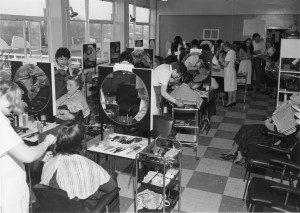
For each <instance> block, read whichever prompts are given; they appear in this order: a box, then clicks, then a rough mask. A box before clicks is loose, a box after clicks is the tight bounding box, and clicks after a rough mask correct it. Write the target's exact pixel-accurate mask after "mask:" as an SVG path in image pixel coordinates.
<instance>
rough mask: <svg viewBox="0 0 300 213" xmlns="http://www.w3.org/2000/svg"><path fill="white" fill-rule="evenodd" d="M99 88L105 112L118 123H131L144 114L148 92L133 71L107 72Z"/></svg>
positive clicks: (138, 119)
mask: <svg viewBox="0 0 300 213" xmlns="http://www.w3.org/2000/svg"><path fill="white" fill-rule="evenodd" d="M101 89H102V92H103V94H104V96H105V112H106V114H107V116H109V117H110V118H111V119H112V120H114V121H115V122H117V123H118V124H122V125H131V124H133V123H135V122H138V121H140V120H141V119H142V118H143V117H144V116H145V114H146V112H147V110H148V108H149V97H148V94H149V93H148V90H147V88H146V87H145V84H144V83H143V81H142V80H141V79H140V78H139V77H138V76H137V75H136V74H135V73H132V72H129V71H116V72H114V73H113V74H109V75H108V76H106V78H105V79H104V80H103V82H102V85H101ZM102 106H103V101H102Z"/></svg>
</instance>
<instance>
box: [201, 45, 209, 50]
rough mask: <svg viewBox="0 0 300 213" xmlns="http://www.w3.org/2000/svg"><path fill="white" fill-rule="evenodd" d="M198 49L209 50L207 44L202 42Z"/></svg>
mask: <svg viewBox="0 0 300 213" xmlns="http://www.w3.org/2000/svg"><path fill="white" fill-rule="evenodd" d="M200 49H202V50H206V51H210V47H209V45H208V44H202V45H201V46H200Z"/></svg>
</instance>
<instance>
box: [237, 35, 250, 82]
mask: <svg viewBox="0 0 300 213" xmlns="http://www.w3.org/2000/svg"><path fill="white" fill-rule="evenodd" d="M252 55H253V44H252V40H251V39H250V38H247V39H246V40H245V41H244V43H243V45H242V46H241V48H240V50H239V54H238V59H239V60H240V66H239V70H238V73H247V85H251V78H252V62H251V58H252Z"/></svg>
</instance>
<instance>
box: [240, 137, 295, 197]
mask: <svg viewBox="0 0 300 213" xmlns="http://www.w3.org/2000/svg"><path fill="white" fill-rule="evenodd" d="M281 143H282V144H280V145H274V144H273V145H269V146H268V145H263V144H256V145H249V147H248V149H247V156H246V170H245V176H244V181H245V179H246V177H247V183H246V187H245V191H244V196H243V200H244V197H245V194H246V191H247V185H248V183H249V179H250V175H251V173H257V172H259V170H263V171H272V172H274V173H275V172H277V173H280V174H281V176H280V180H281V182H282V181H283V179H284V178H285V177H287V178H288V180H289V184H290V185H292V184H293V179H294V178H293V177H294V175H295V171H294V170H293V169H291V168H290V167H288V166H287V165H289V163H300V155H299V151H300V144H299V139H298V138H296V137H295V138H291V139H290V140H289V141H282V142H281ZM247 175H248V176H247Z"/></svg>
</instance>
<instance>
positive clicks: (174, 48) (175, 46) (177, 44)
mask: <svg viewBox="0 0 300 213" xmlns="http://www.w3.org/2000/svg"><path fill="white" fill-rule="evenodd" d="M184 48H185V47H184V44H183V41H182V38H181V36H175V38H174V42H173V43H172V44H171V48H170V49H169V50H168V55H176V52H178V51H180V50H182V49H184Z"/></svg>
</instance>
